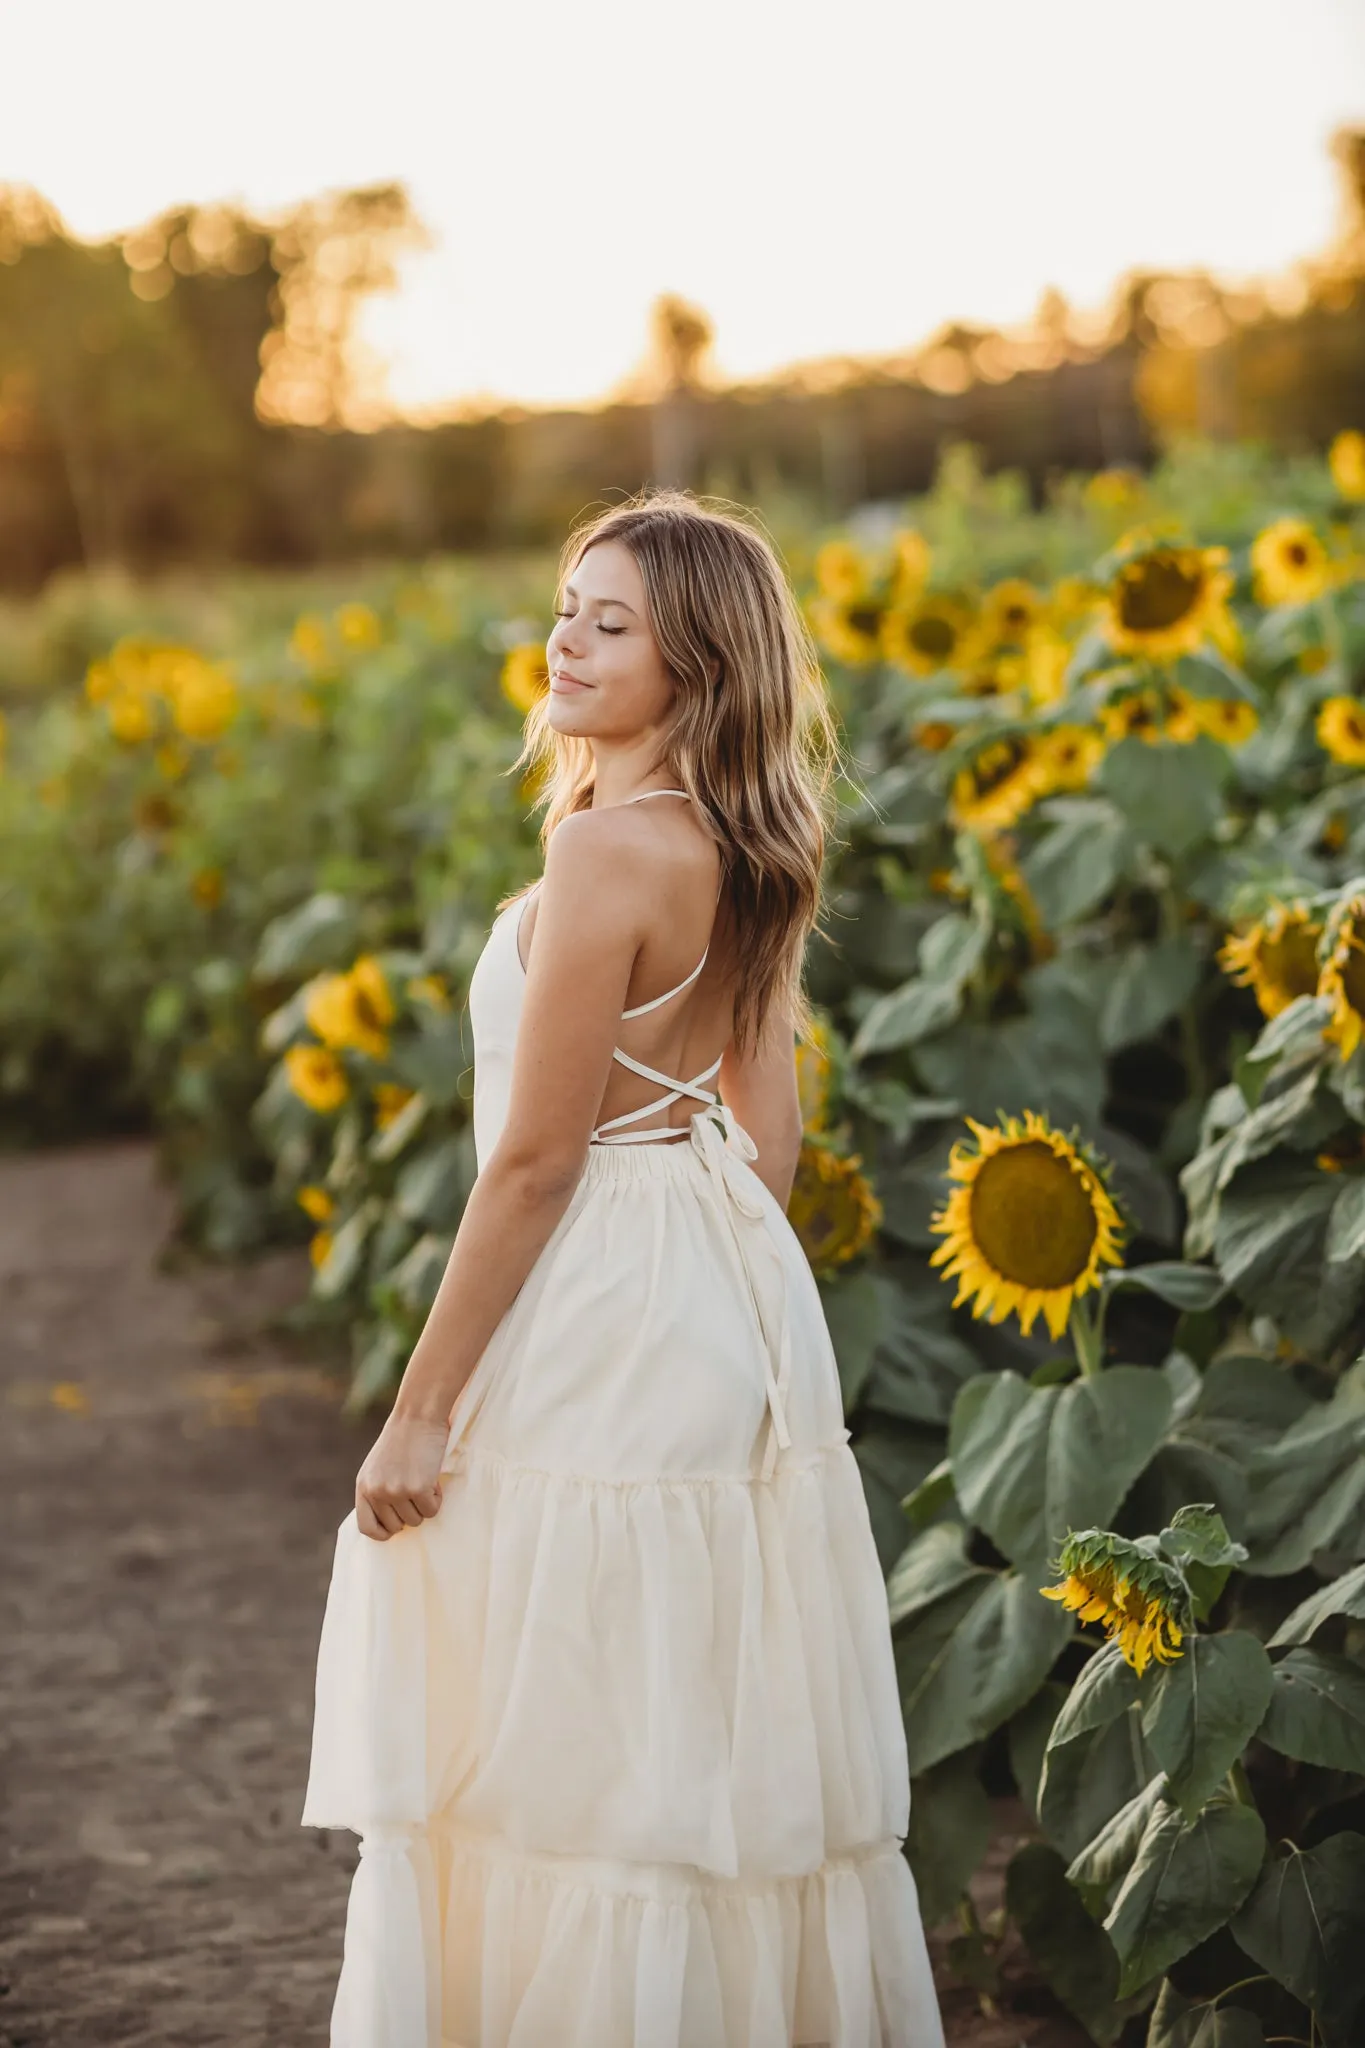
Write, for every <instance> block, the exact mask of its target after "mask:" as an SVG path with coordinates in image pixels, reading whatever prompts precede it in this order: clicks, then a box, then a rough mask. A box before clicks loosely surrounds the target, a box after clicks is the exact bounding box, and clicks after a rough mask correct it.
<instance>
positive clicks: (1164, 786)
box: [1100, 734, 1231, 855]
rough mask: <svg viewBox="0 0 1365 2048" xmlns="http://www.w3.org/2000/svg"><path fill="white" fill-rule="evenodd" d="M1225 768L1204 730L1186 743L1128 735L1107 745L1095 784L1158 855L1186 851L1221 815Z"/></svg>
mask: <svg viewBox="0 0 1365 2048" xmlns="http://www.w3.org/2000/svg"><path fill="white" fill-rule="evenodd" d="M1230 772H1231V764H1230V763H1229V761H1228V758H1227V755H1226V753H1225V752H1224V750H1223V749H1222V748H1221V747H1219V746H1218V745H1217V744H1216V743H1215V742H1214V741H1213V740H1211V739H1209V738H1208V736H1207V735H1206V734H1201V735H1200V737H1199V738H1198V739H1197V740H1195V741H1193V742H1191V743H1190V744H1187V745H1179V746H1177V745H1152V744H1150V743H1149V742H1148V741H1146V740H1140V739H1135V738H1129V739H1125V740H1120V741H1119V743H1118V745H1117V746H1115V747H1111V748H1110V749H1109V751H1108V753H1107V754H1106V755H1105V757H1104V760H1103V762H1102V763H1101V764H1100V782H1101V784H1102V785H1103V787H1104V789H1105V791H1106V792H1107V794H1108V795H1109V796H1111V797H1112V798H1113V799H1114V801H1115V803H1116V804H1117V805H1118V807H1119V809H1120V810H1121V811H1122V812H1123V814H1124V816H1125V817H1126V818H1127V820H1128V822H1129V824H1130V825H1131V826H1132V828H1133V830H1134V832H1135V833H1136V834H1137V836H1138V838H1139V839H1143V840H1145V841H1146V842H1147V844H1148V845H1149V846H1153V847H1155V848H1156V849H1157V850H1158V851H1159V852H1161V853H1172V854H1177V855H1179V854H1182V853H1188V852H1189V850H1190V848H1191V847H1193V846H1195V845H1197V844H1198V842H1199V841H1200V840H1201V839H1204V838H1207V836H1208V835H1209V833H1210V832H1211V831H1212V829H1213V826H1214V824H1215V823H1216V822H1217V820H1218V818H1219V817H1220V816H1221V815H1222V810H1223V799H1222V790H1223V786H1224V784H1225V783H1226V781H1227V779H1228V776H1229V774H1230Z"/></svg>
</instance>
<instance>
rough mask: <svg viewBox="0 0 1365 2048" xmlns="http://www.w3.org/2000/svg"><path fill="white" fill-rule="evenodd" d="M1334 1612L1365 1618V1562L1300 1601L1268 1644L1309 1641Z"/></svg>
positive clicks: (1277, 1645) (1273, 1646) (1283, 1645)
mask: <svg viewBox="0 0 1365 2048" xmlns="http://www.w3.org/2000/svg"><path fill="white" fill-rule="evenodd" d="M1334 1614H1349V1615H1350V1616H1351V1617H1352V1618H1353V1619H1354V1620H1356V1621H1365V1564H1358V1565H1357V1566H1356V1568H1355V1570H1354V1571H1351V1572H1346V1573H1345V1574H1344V1575H1343V1576H1342V1577H1341V1578H1339V1579H1333V1580H1332V1582H1331V1584H1330V1585H1328V1586H1320V1587H1319V1589H1318V1591H1317V1592H1316V1593H1310V1594H1309V1596H1308V1598H1307V1599H1306V1600H1302V1601H1300V1603H1299V1605H1298V1606H1297V1607H1296V1608H1295V1609H1294V1611H1293V1613H1292V1614H1289V1615H1286V1617H1285V1619H1284V1620H1283V1621H1282V1622H1281V1623H1280V1625H1279V1627H1278V1628H1277V1629H1276V1631H1275V1633H1274V1635H1273V1636H1271V1638H1270V1641H1269V1644H1268V1645H1267V1647H1268V1648H1269V1649H1272V1650H1280V1649H1284V1648H1286V1647H1287V1646H1288V1645H1289V1644H1291V1643H1306V1642H1308V1640H1309V1639H1310V1637H1312V1636H1313V1635H1315V1634H1316V1633H1317V1631H1318V1630H1319V1629H1320V1628H1321V1627H1322V1624H1323V1623H1324V1621H1326V1620H1328V1619H1329V1617H1330V1616H1332V1615H1334Z"/></svg>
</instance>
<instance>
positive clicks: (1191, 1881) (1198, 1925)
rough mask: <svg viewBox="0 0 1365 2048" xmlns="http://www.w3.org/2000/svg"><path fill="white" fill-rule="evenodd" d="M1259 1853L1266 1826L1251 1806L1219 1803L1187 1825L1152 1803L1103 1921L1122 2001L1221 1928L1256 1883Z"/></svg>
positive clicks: (1176, 1813)
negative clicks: (1112, 1950) (1116, 1961)
mask: <svg viewBox="0 0 1365 2048" xmlns="http://www.w3.org/2000/svg"><path fill="white" fill-rule="evenodd" d="M1264 1853H1265V1828H1264V1826H1263V1825H1262V1822H1261V1816H1260V1815H1259V1814H1258V1813H1257V1812H1256V1811H1255V1810H1254V1809H1253V1808H1252V1807H1250V1806H1242V1805H1240V1804H1239V1803H1238V1802H1237V1801H1236V1800H1232V1799H1217V1800H1214V1801H1211V1802H1210V1804H1209V1805H1207V1806H1206V1807H1205V1808H1204V1810H1203V1812H1202V1813H1201V1814H1200V1815H1199V1818H1198V1819H1197V1820H1194V1821H1187V1820H1185V1819H1184V1818H1183V1816H1182V1815H1181V1812H1180V1809H1179V1808H1178V1807H1177V1806H1173V1805H1171V1804H1170V1803H1169V1802H1168V1801H1166V1800H1161V1801H1158V1802H1157V1804H1156V1805H1155V1806H1154V1808H1153V1810H1152V1813H1151V1816H1150V1818H1149V1820H1148V1823H1147V1828H1146V1831H1145V1833H1144V1834H1143V1837H1142V1841H1141V1843H1140V1844H1139V1847H1138V1851H1137V1855H1136V1857H1135V1859H1134V1862H1133V1866H1132V1869H1131V1870H1130V1871H1129V1873H1128V1875H1127V1877H1126V1878H1125V1879H1124V1882H1123V1884H1122V1885H1121V1886H1120V1888H1119V1893H1118V1896H1117V1898H1116V1899H1115V1900H1114V1903H1113V1905H1112V1906H1111V1907H1110V1909H1109V1913H1108V1916H1107V1918H1106V1920H1105V1923H1104V1924H1105V1926H1106V1928H1107V1929H1108V1931H1109V1934H1110V1937H1111V1938H1112V1940H1113V1943H1114V1947H1115V1948H1116V1949H1117V1950H1118V1955H1119V1962H1120V1965H1121V1974H1120V1977H1119V1995H1120V1997H1126V1996H1128V1995H1129V1994H1130V1993H1132V1992H1136V1991H1139V1990H1141V1989H1142V1988H1143V1987H1144V1986H1145V1985H1147V1984H1150V1983H1151V1982H1152V1980H1153V1978H1155V1977H1160V1976H1161V1975H1163V1974H1164V1972H1165V1971H1167V1970H1168V1969H1169V1968H1170V1967H1171V1964H1172V1963H1177V1962H1179V1960H1180V1958H1181V1957H1182V1956H1185V1955H1188V1954H1189V1952H1190V1950H1191V1949H1192V1948H1197V1947H1198V1945H1199V1943H1200V1942H1201V1941H1206V1940H1207V1939H1208V1937H1209V1936H1210V1935H1211V1934H1215V1933H1216V1932H1217V1931H1218V1929H1219V1928H1220V1927H1223V1926H1225V1925H1226V1923H1227V1922H1228V1920H1230V1919H1231V1917H1232V1915H1233V1914H1234V1913H1235V1912H1236V1911H1237V1909H1238V1907H1239V1906H1240V1905H1241V1904H1242V1902H1243V1900H1244V1899H1245V1898H1246V1896H1247V1893H1248V1892H1249V1891H1250V1890H1251V1887H1252V1885H1253V1884H1254V1883H1255V1882H1256V1874H1257V1872H1258V1871H1259V1869H1260V1867H1261V1858H1262V1856H1263V1855H1264Z"/></svg>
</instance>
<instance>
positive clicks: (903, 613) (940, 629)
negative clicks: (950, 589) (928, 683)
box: [881, 594, 972, 676]
mask: <svg viewBox="0 0 1365 2048" xmlns="http://www.w3.org/2000/svg"><path fill="white" fill-rule="evenodd" d="M971 626H972V618H971V613H970V612H969V611H968V610H967V608H966V606H965V605H963V604H961V603H959V602H958V600H957V599H956V598H954V597H946V596H934V595H928V594H926V595H925V596H923V597H920V598H919V599H917V600H916V602H915V603H913V604H910V605H893V606H892V608H891V609H890V610H889V611H888V612H887V614H886V616H885V618H884V620H883V622H882V634H881V640H882V653H883V654H884V656H885V657H886V659H887V660H888V661H889V662H891V663H892V664H893V665H894V666H895V667H896V668H900V669H905V670H907V671H908V673H909V674H911V675H913V676H933V675H937V674H938V673H939V671H940V669H945V668H955V667H957V666H959V665H960V664H961V662H962V661H963V659H964V654H965V651H966V647H967V644H968V636H969V634H970V632H971Z"/></svg>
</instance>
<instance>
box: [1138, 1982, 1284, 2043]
mask: <svg viewBox="0 0 1365 2048" xmlns="http://www.w3.org/2000/svg"><path fill="white" fill-rule="evenodd" d="M1146 2048H1265V2034H1264V2033H1263V2032H1262V2029H1261V2023H1260V2021H1259V2020H1258V2019H1257V2018H1256V2016H1255V2014H1254V2013H1249V2012H1246V2011H1244V2010H1243V2009H1242V2008H1241V2007H1239V2006H1235V2005H1205V2004H1198V2005H1197V2004H1195V2003H1193V2002H1192V2001H1191V2000H1190V1999H1188V1998H1182V1997H1181V1995H1180V1993H1179V1992H1178V1991H1177V1990H1176V1988H1175V1986H1174V1984H1172V1982H1171V1980H1170V1978H1169V1977H1168V1978H1167V1979H1166V1981H1165V1983H1164V1984H1163V1985H1162V1987H1161V1991H1160V1994H1159V1996H1158V1998H1157V2002H1156V2004H1155V2006H1154V2007H1153V2009H1152V2018H1151V2024H1150V2026H1149V2028H1148V2030H1147V2041H1146Z"/></svg>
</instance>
